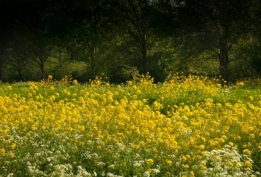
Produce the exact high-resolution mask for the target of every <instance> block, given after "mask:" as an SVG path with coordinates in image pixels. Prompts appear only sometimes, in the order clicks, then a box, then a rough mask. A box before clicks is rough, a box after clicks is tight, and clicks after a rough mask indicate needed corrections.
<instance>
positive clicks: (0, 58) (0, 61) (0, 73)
mask: <svg viewBox="0 0 261 177" xmlns="http://www.w3.org/2000/svg"><path fill="white" fill-rule="evenodd" d="M3 64H4V50H3V48H2V47H0V80H2V79H3V78H2V77H3Z"/></svg>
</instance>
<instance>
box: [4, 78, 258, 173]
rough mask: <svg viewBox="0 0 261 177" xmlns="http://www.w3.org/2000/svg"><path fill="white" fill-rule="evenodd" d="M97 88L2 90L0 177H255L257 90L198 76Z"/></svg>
mask: <svg viewBox="0 0 261 177" xmlns="http://www.w3.org/2000/svg"><path fill="white" fill-rule="evenodd" d="M68 80H69V81H70V82H71V84H69V85H70V86H69V87H68V85H67V84H66V83H65V82H67V81H68ZM102 83H103V82H102V81H98V80H95V81H93V82H91V84H90V85H80V84H79V83H78V82H77V81H73V80H72V79H71V78H65V79H64V80H63V81H62V84H61V85H59V84H58V85H55V84H54V83H53V82H52V77H51V76H49V77H48V81H47V82H46V83H45V82H41V83H29V84H28V85H29V86H28V85H26V86H24V87H21V86H19V87H18V86H16V85H8V86H7V85H4V84H3V85H2V86H1V87H2V89H3V90H4V91H3V92H2V91H1V93H0V118H1V122H0V165H1V166H3V168H1V169H0V174H4V175H5V176H7V175H9V174H11V173H14V174H16V176H19V175H26V176H45V175H46V176H52V175H58V176H59V174H68V176H70V175H71V176H76V175H80V176H81V175H82V176H84V174H85V176H96V175H103V176H104V175H105V176H109V175H111V176H112V175H115V176H116V175H118V176H131V175H133V176H134V175H136V176H144V175H145V176H146V175H147V176H150V175H152V176H153V175H160V176H194V175H195V176H197V175H202V174H204V172H207V173H208V172H210V171H211V168H213V165H211V163H215V164H221V167H225V166H226V168H229V171H228V172H227V173H228V174H227V175H232V176H233V175H234V173H233V170H234V171H237V172H239V171H240V170H241V171H242V173H240V174H241V175H245V174H244V173H245V171H247V173H248V174H251V175H254V173H255V172H254V171H258V170H260V168H259V167H258V166H255V164H259V163H260V162H261V161H260V157H261V152H260V151H261V148H260V147H261V143H260V142H261V141H260V140H261V138H260V137H261V131H260V128H261V123H260V119H261V108H260V104H258V102H260V100H259V97H258V96H257V95H259V94H260V95H261V93H259V92H258V90H257V91H256V92H244V94H245V95H240V96H237V95H236V94H238V90H237V89H236V88H222V87H221V86H220V84H219V83H218V80H217V79H209V78H207V77H199V76H188V77H185V76H174V77H172V78H169V79H168V80H167V81H166V82H165V83H163V84H159V85H155V84H153V83H152V79H151V78H150V77H149V76H147V75H146V76H143V77H140V80H139V82H138V81H137V79H136V80H135V81H133V82H132V84H130V83H129V85H123V86H111V85H110V84H108V83H105V84H102ZM45 84H46V85H45ZM226 145H229V146H230V147H235V148H230V150H229V152H228V151H227V150H226V148H224V147H226ZM215 150H216V151H215ZM223 151H224V152H226V153H227V154H229V156H226V160H224V159H223V158H224V156H223V155H222V153H223ZM215 153H218V154H219V155H220V156H219V157H217V158H216V160H215V161H210V163H204V162H205V161H207V160H208V158H209V157H211V154H215ZM223 154H224V153H223ZM231 154H232V155H233V154H236V155H237V156H230V155H231ZM240 154H242V157H243V156H244V157H245V158H244V159H245V161H241V159H243V158H241V156H240ZM234 161H236V162H234ZM222 163H224V164H223V166H222ZM21 164H22V165H21ZM253 170H254V171H253ZM222 172H223V171H222ZM229 173H231V174H229Z"/></svg>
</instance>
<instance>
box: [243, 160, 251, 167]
mask: <svg viewBox="0 0 261 177" xmlns="http://www.w3.org/2000/svg"><path fill="white" fill-rule="evenodd" d="M244 165H245V166H246V167H248V168H251V167H252V163H251V162H250V161H248V160H246V161H245V163H244Z"/></svg>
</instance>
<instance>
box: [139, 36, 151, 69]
mask: <svg viewBox="0 0 261 177" xmlns="http://www.w3.org/2000/svg"><path fill="white" fill-rule="evenodd" d="M141 54H142V64H143V72H144V74H146V73H147V72H149V69H148V56H147V45H146V41H144V42H142V44H141Z"/></svg>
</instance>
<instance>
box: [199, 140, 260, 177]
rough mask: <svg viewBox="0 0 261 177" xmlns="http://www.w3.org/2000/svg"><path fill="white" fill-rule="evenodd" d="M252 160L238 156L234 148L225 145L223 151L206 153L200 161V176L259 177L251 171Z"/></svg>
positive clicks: (245, 156)
mask: <svg viewBox="0 0 261 177" xmlns="http://www.w3.org/2000/svg"><path fill="white" fill-rule="evenodd" d="M252 163H253V161H252V159H251V158H250V157H248V156H247V155H246V154H244V155H240V154H239V153H238V152H237V148H236V147H232V146H230V145H225V147H224V149H221V150H212V151H207V152H206V154H205V155H204V156H203V158H202V160H201V161H200V165H199V167H201V168H200V171H201V175H202V176H204V177H208V176H217V177H244V176H245V177H249V176H252V177H254V176H256V175H259V173H258V172H254V171H252V170H251V167H252Z"/></svg>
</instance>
